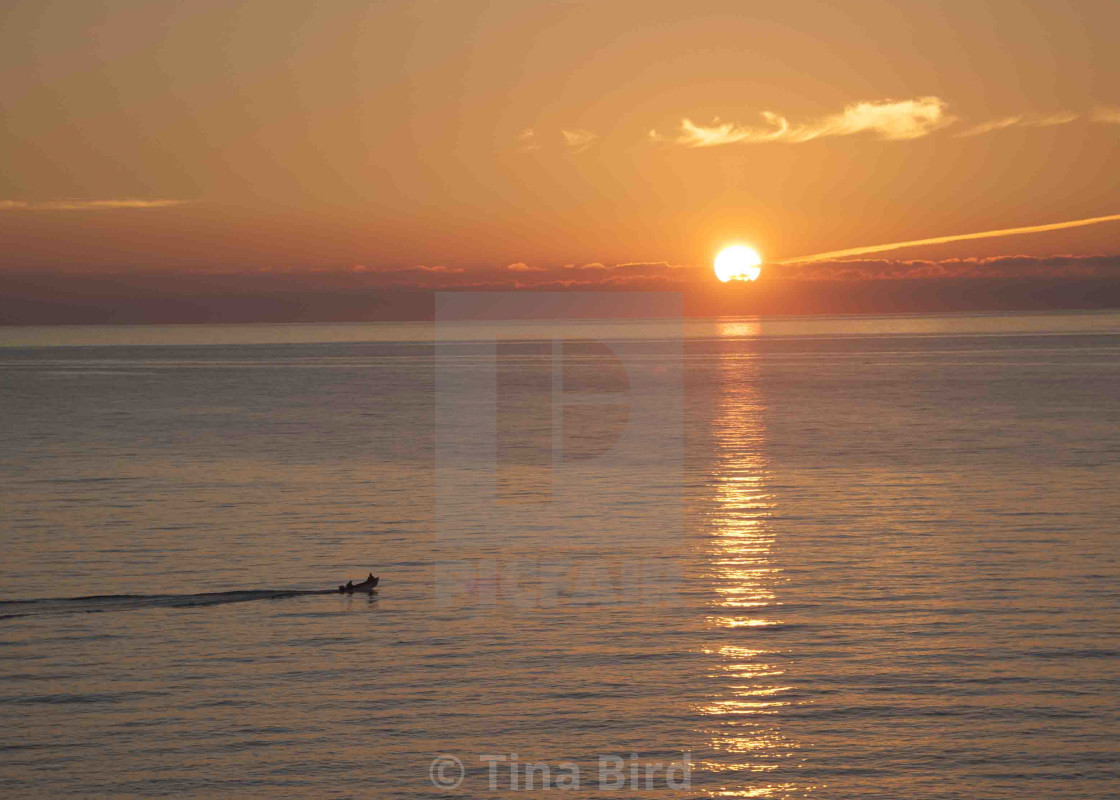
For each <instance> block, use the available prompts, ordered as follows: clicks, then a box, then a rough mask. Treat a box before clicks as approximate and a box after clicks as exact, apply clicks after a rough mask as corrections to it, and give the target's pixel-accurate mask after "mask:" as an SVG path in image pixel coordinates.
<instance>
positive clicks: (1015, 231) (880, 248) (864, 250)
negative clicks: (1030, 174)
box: [773, 214, 1120, 264]
mask: <svg viewBox="0 0 1120 800" xmlns="http://www.w3.org/2000/svg"><path fill="white" fill-rule="evenodd" d="M1117 220H1120V214H1109V215H1108V216H1104V217H1089V218H1087V219H1074V220H1069V221H1068V222H1051V223H1047V224H1045V225H1027V226H1024V227H1021V228H1001V229H999V230H994V231H981V232H980V233H960V234H954V235H950V236H935V237H933V238H930V239H913V240H911V241H909V242H892V243H891V244H875V245H870V246H868V247H850V248H848V249H846V250H831V251H829V252H827V253H816V254H815V255H811V256H801V257H799V258H787V259H783V260H782V261H775V262H773V263H775V264H809V263H813V262H815V261H831V260H835V259H837V258H846V257H848V256H863V255H869V254H871V253H884V252H886V251H888V250H899V249H902V248H904V247H918V246H921V245H931V244H948V243H949V242H964V241H968V240H970V239H992V238H995V237H997V236H1016V235H1019V234H1023V233H1043V232H1045V231H1060V230H1064V229H1065V228H1079V227H1081V226H1083V225H1096V224H1098V223H1101V222H1115V221H1117Z"/></svg>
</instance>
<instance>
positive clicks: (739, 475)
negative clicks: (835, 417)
mask: <svg viewBox="0 0 1120 800" xmlns="http://www.w3.org/2000/svg"><path fill="white" fill-rule="evenodd" d="M719 371H720V374H719V382H720V390H719V401H718V407H717V410H716V413H715V418H714V423H713V438H714V444H715V450H716V462H715V464H714V465H713V469H712V474H711V476H710V485H711V486H712V487H713V492H712V496H711V504H710V506H709V511H708V514H707V528H708V538H707V548H708V559H707V563H708V569H709V580H710V586H711V588H712V590H713V599H712V601H711V609H710V612H709V615H708V626H709V628H710V629H711V630H712V631H713V633H714V634H715V636H714V637H713V640H714V641H717V642H720V644H718V645H716V646H714V647H712V648H710V649H709V650H707V651H706V652H707V653H708V655H710V656H711V657H712V674H711V675H710V676H709V677H711V678H712V679H713V684H712V685H713V686H714V687H717V688H716V690H715V691H714V692H713V696H712V697H710V699H709V700H708V702H706V703H704V704H703V705H701V706H700V707H699V708H698V709H697V710H698V711H699V712H700V714H702V715H703V716H704V718H705V719H706V721H707V723H708V724H707V725H706V727H705V730H704V733H705V735H706V736H707V737H708V741H709V744H710V747H711V749H712V751H713V754H714V758H713V759H712V760H711V761H707V762H705V763H704V764H703V768H704V769H706V770H708V771H710V772H714V773H724V774H726V776H727V783H726V784H725V785H723V786H720V787H719V788H715V789H711V790H709V792H708V794H709V795H710V796H712V797H790V796H792V795H793V793H794V790H795V787H794V785H793V784H792V783H788V782H782V781H774V779H775V778H776V777H777V776H776V775H772V776H771V781H774V782H772V783H767V784H765V785H759V784H758V782H757V781H758V776H759V775H763V774H768V773H775V772H777V771H778V770H780V769H781V768H782V766H783V765H784V764H786V763H788V762H790V760H791V759H792V758H793V757H794V754H795V752H796V750H797V746H796V744H795V743H794V742H792V741H791V740H790V739H789V738H788V737H786V736H785V735H784V734H783V733H782V731H781V711H782V709H783V708H785V707H787V706H789V705H790V704H791V702H792V700H791V699H790V698H789V696H788V695H789V693H790V691H791V688H792V687H790V686H789V685H787V683H786V682H785V681H783V680H782V678H783V676H784V674H785V668H784V666H783V659H782V658H781V655H780V653H779V650H778V648H777V646H775V645H773V644H771V643H770V639H769V638H768V637H769V636H772V635H773V634H769V633H767V632H766V629H773V628H779V627H780V626H781V625H782V619H781V616H780V608H781V603H780V602H779V600H778V596H777V592H776V587H777V585H778V584H779V582H780V581H781V578H782V576H781V570H780V569H779V568H778V567H777V566H775V564H774V561H773V556H772V551H773V548H774V544H775V541H774V529H773V526H772V525H771V522H770V518H771V515H772V513H773V509H774V499H773V497H772V496H771V494H770V493H769V491H768V489H767V481H768V477H769V476H768V472H767V462H766V456H765V453H764V448H763V445H764V442H765V426H764V420H763V415H762V412H763V403H762V398H761V397H760V395H759V391H758V381H757V364H756V363H755V362H753V361H751V360H749V359H743V358H741V357H737V358H735V359H725V360H723V361H722V362H721V364H720V367H719ZM717 632H718V633H717ZM802 788H804V787H802Z"/></svg>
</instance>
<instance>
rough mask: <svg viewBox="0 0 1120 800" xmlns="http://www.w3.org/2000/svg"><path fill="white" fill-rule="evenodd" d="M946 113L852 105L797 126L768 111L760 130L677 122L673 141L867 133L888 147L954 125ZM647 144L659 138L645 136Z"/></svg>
mask: <svg viewBox="0 0 1120 800" xmlns="http://www.w3.org/2000/svg"><path fill="white" fill-rule="evenodd" d="M946 108H947V104H946V103H945V101H944V100H942V99H941V98H939V97H932V96H930V97H918V98H914V99H912V100H881V101H865V102H860V103H852V104H851V105H848V106H846V107H845V108H844V110H843V111H841V112H839V113H837V114H831V115H829V116H826V117H821V118H820V119H816V120H812V121H810V122H805V123H797V124H794V123H791V122H790V121H789V120H788V119H787V118H786V117H784V116H782V115H781V114H777V113H775V112H773V111H763V112H762V114H761V116H762V118H763V120H764V121H765V123H766V125H765V126H760V127H751V126H746V125H740V124H738V123H734V122H720V121H719V119H718V118H717V119H716V120H715V121H713V123H712V124H711V125H699V124H697V123H695V122H693V121H692V120H691V119H687V118H686V119H683V120H681V125H680V133H679V134H678V135H677V136H676V138H674V139H673V141H675V142H676V143H677V144H683V145H686V146H688V147H712V146H715V145H722V144H733V143H736V142H746V143H758V142H791V143H797V142H808V141H811V140H813V139H821V138H824V137H829V136H851V135H853V134H857V133H871V134H875V135H877V136H878V137H879V138H880V139H887V140H893V141H900V140H905V139H918V138H920V137H922V136H927V135H929V134H930V133H932V132H934V131H936V130H938V129H939V128H943V127H945V126H946V125H950V124H952V123H953V122H954V121H955V118H954V117H952V116H950V115H949V114H947V113H946ZM650 138H651V139H654V140H661V139H662V138H663V137H662V136H661V135H660V134H658V133H657V131H651V132H650Z"/></svg>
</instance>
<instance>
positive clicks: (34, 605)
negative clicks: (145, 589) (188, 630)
mask: <svg viewBox="0 0 1120 800" xmlns="http://www.w3.org/2000/svg"><path fill="white" fill-rule="evenodd" d="M317 594H338V591H337V590H335V589H319V590H313V591H308V590H303V589H247V590H244V591H237V592H203V593H202V594H105V595H92V596H89V597H55V598H43V599H41V600H0V620H6V619H16V618H18V617H31V616H40V615H52V614H100V613H104V612H109V611H141V610H144V609H148V608H198V607H202V606H220V605H225V604H227V603H247V602H250V601H252V600H286V599H288V598H291V597H307V596H309V595H317Z"/></svg>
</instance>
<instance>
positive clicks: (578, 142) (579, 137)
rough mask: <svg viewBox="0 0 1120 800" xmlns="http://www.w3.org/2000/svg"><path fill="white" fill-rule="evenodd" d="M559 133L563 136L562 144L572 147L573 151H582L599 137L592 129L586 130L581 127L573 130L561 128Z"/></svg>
mask: <svg viewBox="0 0 1120 800" xmlns="http://www.w3.org/2000/svg"><path fill="white" fill-rule="evenodd" d="M560 133H562V134H563V136H564V144H566V145H567V146H568V147H570V148H571V149H572V152H573V153H582V152H583V151H584V150H586V149H587V148H588V147H590V146H591V143H592V142H594V141H595V140H596V139H598V138H599V135H598V134H597V133H595V132H593V131H586V130H583V129H582V128H576V129H575V130H568V129H566V128H565V129H563V130H561V131H560Z"/></svg>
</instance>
